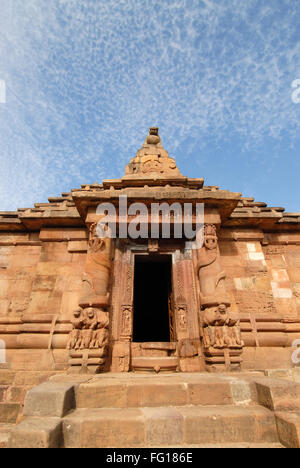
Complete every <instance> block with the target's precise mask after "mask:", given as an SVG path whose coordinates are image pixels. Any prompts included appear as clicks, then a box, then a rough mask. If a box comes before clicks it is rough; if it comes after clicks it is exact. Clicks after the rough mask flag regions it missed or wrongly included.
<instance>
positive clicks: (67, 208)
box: [0, 127, 300, 231]
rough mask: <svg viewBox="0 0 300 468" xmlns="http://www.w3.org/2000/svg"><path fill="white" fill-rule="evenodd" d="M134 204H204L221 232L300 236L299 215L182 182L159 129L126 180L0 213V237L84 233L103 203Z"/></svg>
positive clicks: (198, 180) (152, 133) (200, 181)
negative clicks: (54, 230)
mask: <svg viewBox="0 0 300 468" xmlns="http://www.w3.org/2000/svg"><path fill="white" fill-rule="evenodd" d="M120 195H126V196H127V197H128V199H129V200H131V201H133V200H137V201H143V200H145V201H151V200H154V201H156V202H162V201H170V203H173V202H174V201H184V202H188V201H192V202H203V203H206V204H207V205H210V206H213V207H215V208H218V209H219V211H220V214H221V218H222V226H223V227H228V228H235V227H240V228H249V227H252V228H253V227H256V228H259V229H263V230H265V231H287V230H289V231H300V213H285V209H284V208H282V207H268V206H267V204H266V203H262V202H256V201H255V200H254V198H248V197H242V196H241V194H240V193H235V192H230V191H228V190H220V189H219V187H218V186H204V179H203V178H188V177H185V176H183V175H182V174H181V173H180V171H179V169H178V167H177V165H176V162H175V160H174V159H173V158H171V157H170V156H169V153H168V152H167V151H166V150H165V149H164V148H163V146H162V142H161V138H160V136H159V133H158V128H156V127H151V128H150V130H149V134H148V135H147V137H146V139H145V142H144V144H143V146H142V148H141V149H139V150H138V151H137V154H136V156H135V157H134V158H133V159H131V161H130V163H129V164H128V165H127V166H126V174H125V176H124V177H122V178H121V179H111V180H104V181H103V183H102V184H99V183H95V184H86V185H82V186H81V188H80V189H73V190H72V191H71V192H70V193H69V192H68V193H63V194H62V196H61V197H51V198H49V199H48V200H49V203H36V204H35V205H34V208H20V209H18V211H17V212H10V211H9V212H0V231H31V230H32V231H38V230H39V229H41V228H43V227H64V226H66V227H67V226H69V227H84V226H85V221H86V215H87V208H88V207H89V206H96V205H97V204H98V203H100V202H101V201H110V200H112V201H113V200H117V198H118V197H119V196H120Z"/></svg>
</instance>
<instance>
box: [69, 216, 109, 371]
mask: <svg viewBox="0 0 300 468" xmlns="http://www.w3.org/2000/svg"><path fill="white" fill-rule="evenodd" d="M111 251H112V239H110V238H108V237H107V238H103V239H102V238H100V237H98V234H97V224H96V223H94V224H92V225H91V228H90V239H89V249H88V253H87V259H86V264H85V271H84V274H83V278H82V290H81V296H80V300H79V305H80V307H79V308H78V309H77V310H76V311H75V312H74V316H73V319H72V325H73V330H72V331H71V333H70V335H69V341H68V345H67V348H68V349H69V354H70V361H69V363H70V366H71V372H92V373H98V372H101V371H103V370H104V368H105V364H106V359H107V355H108V345H109V314H108V312H107V307H108V303H109V284H110V272H111V266H112V261H111V256H112V254H111Z"/></svg>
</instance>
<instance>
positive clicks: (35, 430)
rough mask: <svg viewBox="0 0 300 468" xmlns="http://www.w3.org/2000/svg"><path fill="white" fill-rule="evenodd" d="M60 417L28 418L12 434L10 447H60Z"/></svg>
mask: <svg viewBox="0 0 300 468" xmlns="http://www.w3.org/2000/svg"><path fill="white" fill-rule="evenodd" d="M61 439H62V436H61V420H60V419H59V418H27V419H25V420H24V421H23V422H21V424H19V425H18V426H16V427H15V428H14V429H13V430H12V432H11V435H10V438H9V442H8V446H9V448H59V447H60V443H61Z"/></svg>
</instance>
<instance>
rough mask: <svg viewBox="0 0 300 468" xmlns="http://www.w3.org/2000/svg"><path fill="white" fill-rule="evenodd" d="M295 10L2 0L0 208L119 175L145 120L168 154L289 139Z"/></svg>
mask: <svg viewBox="0 0 300 468" xmlns="http://www.w3.org/2000/svg"><path fill="white" fill-rule="evenodd" d="M299 10H300V8H299V2H298V0H277V1H276V0H274V1H273V2H272V4H270V2H269V1H260V2H257V1H256V0H248V1H247V2H242V1H240V0H231V1H230V2H227V1H225V0H223V1H217V0H203V1H199V0H168V2H161V1H158V0H152V1H148V0H140V1H138V2H136V1H133V0H123V1H120V0H97V1H95V0H93V1H92V0H52V1H51V2H46V0H26V2H24V1H21V0H1V11H2V13H1V18H0V31H1V32H0V40H1V46H0V47H1V50H0V79H3V80H5V82H6V84H7V103H6V105H5V106H1V107H0V141H1V143H0V145H1V146H0V151H1V153H0V175H1V180H2V185H1V187H0V200H1V201H0V205H1V206H0V209H1V208H2V209H5V208H11V209H13V208H16V207H17V206H20V205H24V203H25V204H32V203H33V202H34V201H40V200H41V197H44V198H45V197H46V195H55V194H56V193H53V191H56V190H58V188H57V187H58V186H59V187H60V189H61V190H68V189H70V188H71V187H73V186H74V185H76V184H77V185H79V184H80V183H85V182H94V181H95V180H96V179H97V180H101V179H102V177H113V176H120V175H121V174H122V173H123V172H124V165H125V164H126V162H127V161H128V160H129V159H130V157H132V156H133V153H134V152H135V151H136V150H137V149H138V148H139V147H140V145H141V143H142V141H143V138H144V136H145V132H146V129H147V128H148V126H149V125H152V124H157V125H159V126H160V127H161V134H162V136H163V142H164V144H165V147H166V148H167V149H168V150H169V151H170V152H171V153H173V154H175V155H177V153H178V151H179V150H180V151H182V149H183V147H184V148H185V150H187V151H192V150H193V149H194V147H195V146H196V147H199V148H201V150H202V151H205V147H206V144H208V143H207V142H208V141H209V142H210V144H211V140H212V139H213V140H214V141H215V144H216V146H217V145H220V144H221V143H222V142H223V141H226V140H227V141H228V140H229V139H231V138H232V139H234V138H240V139H242V141H243V144H244V147H245V148H254V149H255V148H256V147H257V146H259V145H263V142H264V139H265V138H266V137H267V138H272V139H274V140H277V141H278V142H279V144H280V141H281V139H282V138H283V135H285V136H286V137H288V138H289V141H290V144H291V145H293V144H295V142H299V136H298V135H299V106H295V105H294V104H293V103H292V101H291V98H290V96H291V88H290V84H291V82H292V81H293V80H294V79H296V78H298V77H299V71H300V54H299V52H300V50H299V38H298V36H297V34H298V29H297V27H298V18H299V13H300V11H299ZM187 139H189V142H188V143H187V144H186V143H185V142H186V140H187ZM185 144H186V146H184V145H185ZM108 155H109V158H108Z"/></svg>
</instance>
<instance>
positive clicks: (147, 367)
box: [131, 355, 179, 373]
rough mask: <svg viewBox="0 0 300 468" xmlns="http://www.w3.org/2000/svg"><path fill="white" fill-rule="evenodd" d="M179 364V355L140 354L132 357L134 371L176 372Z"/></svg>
mask: <svg viewBox="0 0 300 468" xmlns="http://www.w3.org/2000/svg"><path fill="white" fill-rule="evenodd" d="M178 366H179V359H178V357H177V356H171V357H162V356H159V355H157V356H155V357H153V356H138V357H133V358H132V359H131V367H132V369H133V371H139V372H145V371H148V372H157V373H158V372H175V371H176V370H177V369H178Z"/></svg>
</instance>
